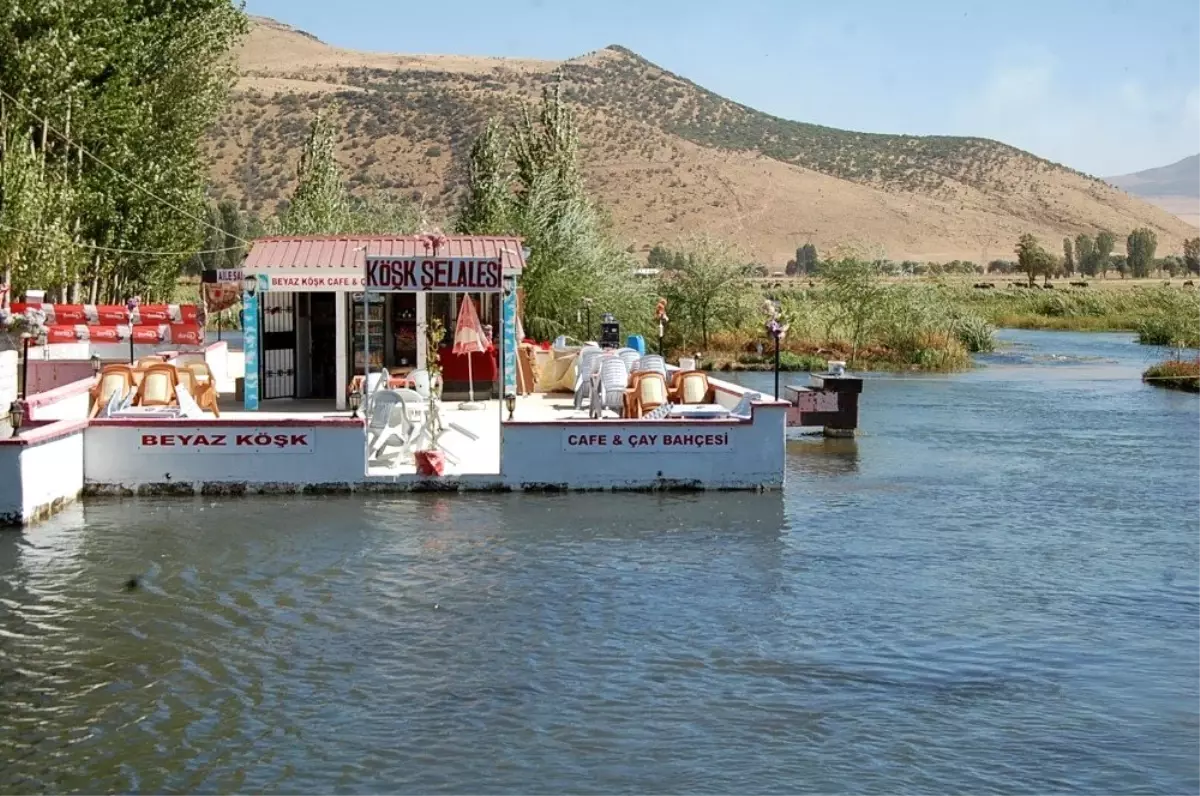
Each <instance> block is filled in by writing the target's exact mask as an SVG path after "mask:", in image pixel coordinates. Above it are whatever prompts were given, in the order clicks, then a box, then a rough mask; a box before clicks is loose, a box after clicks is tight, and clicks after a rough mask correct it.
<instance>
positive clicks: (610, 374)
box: [599, 357, 629, 416]
mask: <svg viewBox="0 0 1200 796" xmlns="http://www.w3.org/2000/svg"><path fill="white" fill-rule="evenodd" d="M628 387H629V369H628V368H627V367H625V363H624V362H622V361H621V359H620V358H619V357H605V358H604V364H603V366H602V367H601V369H600V402H599V404H600V408H601V409H602V410H603V409H612V410H613V411H614V412H616V413H617V415H618V416H619V415H620V414H621V408H622V407H623V406H624V405H625V390H626V389H627V388H628Z"/></svg>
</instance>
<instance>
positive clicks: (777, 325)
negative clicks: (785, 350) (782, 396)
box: [765, 301, 788, 400]
mask: <svg viewBox="0 0 1200 796" xmlns="http://www.w3.org/2000/svg"><path fill="white" fill-rule="evenodd" d="M765 309H766V311H767V332H768V333H770V335H771V338H772V339H774V340H775V400H779V341H780V339H781V338H782V337H783V336H784V334H786V333H787V329H788V325H787V324H786V323H783V321H782V320H781V318H780V309H779V303H778V302H776V301H768V302H767V306H766V308H765Z"/></svg>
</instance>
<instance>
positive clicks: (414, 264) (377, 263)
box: [364, 257, 503, 293]
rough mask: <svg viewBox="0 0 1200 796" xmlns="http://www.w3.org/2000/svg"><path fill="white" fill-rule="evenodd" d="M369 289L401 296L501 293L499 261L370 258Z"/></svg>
mask: <svg viewBox="0 0 1200 796" xmlns="http://www.w3.org/2000/svg"><path fill="white" fill-rule="evenodd" d="M366 262H367V278H366V284H365V285H364V287H365V288H366V289H367V290H378V291H388V292H397V293H499V292H500V290H501V289H502V284H503V283H502V281H501V278H502V271H501V266H500V260H499V259H490V260H489V259H468V258H459V257H438V258H434V257H408V258H401V257H367V258H366Z"/></svg>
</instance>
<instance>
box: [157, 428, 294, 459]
mask: <svg viewBox="0 0 1200 796" xmlns="http://www.w3.org/2000/svg"><path fill="white" fill-rule="evenodd" d="M312 441H313V432H312V429H311V428H301V429H298V430H292V429H290V428H287V429H283V430H280V429H278V428H273V429H256V428H242V427H239V426H233V427H228V426H226V427H219V426H218V427H214V428H212V429H211V430H205V429H204V428H203V427H196V426H192V427H190V428H187V429H186V430H183V429H180V430H179V431H178V432H174V431H170V430H166V429H162V428H155V429H151V430H143V431H142V432H141V434H139V435H138V452H139V453H143V454H146V453H167V454H174V455H177V456H188V455H192V454H201V455H203V454H228V453H237V454H247V453H249V454H259V455H262V456H274V455H276V454H292V453H312V452H313V445H312Z"/></svg>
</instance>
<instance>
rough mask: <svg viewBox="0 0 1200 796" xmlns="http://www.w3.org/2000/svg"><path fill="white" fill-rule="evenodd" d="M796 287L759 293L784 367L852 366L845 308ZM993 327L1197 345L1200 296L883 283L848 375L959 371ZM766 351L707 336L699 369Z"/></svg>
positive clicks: (817, 290) (746, 340)
mask: <svg viewBox="0 0 1200 796" xmlns="http://www.w3.org/2000/svg"><path fill="white" fill-rule="evenodd" d="M803 284H804V285H805V287H798V286H792V285H789V284H787V283H784V284H783V285H781V286H780V287H778V288H776V287H773V286H765V293H766V295H767V296H768V297H770V298H773V299H776V300H778V301H779V302H780V305H781V307H782V308H783V309H784V312H785V315H786V316H787V318H788V320H789V321H790V324H791V328H790V329H789V332H788V335H787V337H786V339H785V341H784V344H783V346H782V349H783V354H782V356H781V358H780V365H781V367H782V369H784V370H814V369H821V368H824V366H825V362H826V361H827V360H830V359H840V360H845V361H850V360H851V358H852V354H855V351H854V345H853V342H852V340H853V325H852V324H851V323H850V322H849V319H848V318H847V316H846V313H845V312H844V311H843V308H842V307H841V306H839V304H838V302H837V301H836V300H835V298H834V297H833V296H832V295H831V292H830V291H829V290H828V289H827V288H826V287H825V286H824V285H823V284H822V282H821V280H814V281H813V282H812V283H811V286H809V285H810V283H809V282H807V281H805V282H804V283H803ZM995 328H1020V329H1046V330H1070V331H1084V332H1102V331H1127V332H1136V333H1137V334H1138V340H1139V342H1142V343H1144V344H1147V345H1164V346H1167V345H1169V346H1180V347H1196V346H1197V345H1200V294H1197V292H1196V291H1195V290H1192V289H1182V288H1180V287H1177V286H1176V287H1167V286H1164V285H1162V284H1161V283H1157V284H1153V283H1151V284H1142V285H1137V286H1130V285H1120V286H1119V287H1118V286H1113V287H1099V288H1093V287H1092V286H1091V285H1089V287H1087V288H1080V287H1075V288H1071V287H1055V288H1052V289H1042V288H1032V289H1031V288H1028V287H1020V288H1018V287H1011V286H1010V287H1004V286H999V287H996V288H993V289H977V288H974V287H973V286H972V285H971V284H969V283H962V282H957V283H956V282H949V283H947V282H937V281H919V282H918V281H912V280H910V281H906V282H894V281H890V282H888V283H885V284H884V285H882V296H881V297H880V298H879V300H878V301H877V302H876V305H875V306H874V307H872V308H871V311H870V314H869V317H867V318H866V319H865V323H864V324H863V327H862V330H861V331H862V334H861V337H860V340H859V346H858V350H857V352H856V355H855V356H854V359H855V361H854V363H853V367H855V368H856V369H859V370H927V371H939V370H942V371H951V370H958V369H962V368H966V367H969V366H970V363H971V358H970V355H971V354H972V353H975V352H981V351H990V350H992V348H993V347H994V341H993V330H994V329H995ZM759 343H761V344H762V346H763V352H762V354H759V353H758V352H757V344H759ZM690 344H691V345H696V343H695V342H691V343H690ZM697 350H698V349H697ZM771 352H772V344H771V341H770V340H769V338H768V337H767V336H766V335H765V333H764V332H763V331H762V330H761V329H760V328H757V327H748V328H739V329H727V330H726V331H723V332H719V333H716V334H713V335H711V337H710V341H709V345H708V350H707V351H706V352H705V356H704V361H705V362H706V363H707V364H709V365H711V367H713V368H714V369H717V370H770V369H771V367H772V356H771Z"/></svg>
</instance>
